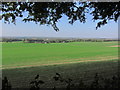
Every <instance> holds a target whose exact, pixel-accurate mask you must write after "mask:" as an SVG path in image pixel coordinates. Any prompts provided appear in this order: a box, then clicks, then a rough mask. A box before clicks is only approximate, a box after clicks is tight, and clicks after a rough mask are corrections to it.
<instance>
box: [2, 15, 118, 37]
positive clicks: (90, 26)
mask: <svg viewBox="0 0 120 90" xmlns="http://www.w3.org/2000/svg"><path fill="white" fill-rule="evenodd" d="M0 23H2V36H3V37H68V38H69V37H74V38H118V22H117V23H116V22H114V21H109V22H108V24H107V25H104V26H102V27H101V28H98V29H97V30H96V24H97V22H93V21H92V16H90V15H87V22H86V23H84V24H83V23H80V22H79V21H76V22H75V23H74V24H73V25H71V24H69V23H68V20H67V17H66V16H63V17H62V18H61V19H60V21H59V22H58V23H57V26H58V28H59V30H60V31H58V32H56V31H55V30H54V29H53V28H52V27H51V26H45V25H42V26H40V25H39V24H35V23H33V22H29V23H24V22H22V21H21V19H17V21H16V25H14V24H5V23H4V22H3V21H1V22H0Z"/></svg>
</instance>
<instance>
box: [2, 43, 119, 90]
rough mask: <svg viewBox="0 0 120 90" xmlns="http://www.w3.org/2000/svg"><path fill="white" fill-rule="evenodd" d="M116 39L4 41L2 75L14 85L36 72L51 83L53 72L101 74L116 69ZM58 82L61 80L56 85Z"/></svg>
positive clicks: (25, 83) (75, 75)
mask: <svg viewBox="0 0 120 90" xmlns="http://www.w3.org/2000/svg"><path fill="white" fill-rule="evenodd" d="M113 45H117V42H73V43H50V44H39V43H3V61H2V63H3V67H2V68H3V76H7V77H8V78H9V80H10V81H11V83H12V84H13V87H15V88H16V87H29V82H30V81H31V80H32V78H34V76H35V75H36V74H40V76H41V79H42V80H44V81H46V83H45V86H44V85H43V87H50V86H52V85H53V84H54V83H55V82H53V81H54V80H52V76H54V74H55V73H56V72H59V73H61V74H62V75H63V76H64V77H70V78H73V79H74V81H75V82H79V79H80V78H84V79H85V80H84V81H90V80H91V78H93V76H94V74H95V73H96V72H98V73H100V74H101V75H103V76H104V77H105V76H106V77H110V76H112V75H114V74H116V73H117V70H118V69H117V68H118V63H117V61H118V47H110V46H113ZM58 86H60V84H59V85H58Z"/></svg>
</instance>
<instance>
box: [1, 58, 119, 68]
mask: <svg viewBox="0 0 120 90" xmlns="http://www.w3.org/2000/svg"><path fill="white" fill-rule="evenodd" d="M114 59H118V57H114V58H110V59H108V58H107V59H105V58H100V59H99V60H96V59H92V60H80V59H75V60H80V61H68V60H64V61H63V62H56V63H48V64H31V65H23V66H7V67H5V68H4V67H2V66H0V69H15V68H27V67H37V66H49V65H60V64H72V63H80V62H95V61H110V60H113V62H117V61H116V60H115V61H114Z"/></svg>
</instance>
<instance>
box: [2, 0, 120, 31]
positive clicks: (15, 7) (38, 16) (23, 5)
mask: <svg viewBox="0 0 120 90" xmlns="http://www.w3.org/2000/svg"><path fill="white" fill-rule="evenodd" d="M24 13H26V15H27V16H24ZM87 13H89V14H90V15H92V17H93V18H92V20H93V21H96V20H99V22H98V23H97V26H96V29H97V28H98V27H101V25H105V24H107V23H108V21H110V20H114V21H115V22H117V21H118V17H119V15H120V2H77V3H76V2H3V3H2V18H1V19H3V20H4V22H5V23H14V24H15V21H16V19H17V17H21V18H22V21H24V22H31V21H32V22H35V23H39V24H40V25H51V26H52V27H53V28H54V30H56V31H59V28H58V27H57V26H56V23H57V22H59V19H60V18H62V17H63V15H66V16H67V17H68V18H67V19H68V22H69V23H70V24H73V23H74V22H75V21H77V20H79V21H80V22H81V23H85V22H86V19H87V17H86V14H87Z"/></svg>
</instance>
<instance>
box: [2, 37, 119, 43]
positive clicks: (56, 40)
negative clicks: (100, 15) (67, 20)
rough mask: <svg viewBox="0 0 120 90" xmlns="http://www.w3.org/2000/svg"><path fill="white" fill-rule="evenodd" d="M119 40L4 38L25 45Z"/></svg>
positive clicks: (4, 40)
mask: <svg viewBox="0 0 120 90" xmlns="http://www.w3.org/2000/svg"><path fill="white" fill-rule="evenodd" d="M110 41H119V40H118V39H17V38H15V39H9V38H3V39H2V42H23V43H68V42H110Z"/></svg>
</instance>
